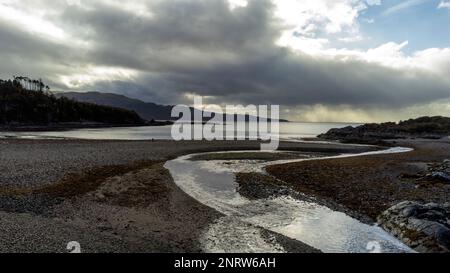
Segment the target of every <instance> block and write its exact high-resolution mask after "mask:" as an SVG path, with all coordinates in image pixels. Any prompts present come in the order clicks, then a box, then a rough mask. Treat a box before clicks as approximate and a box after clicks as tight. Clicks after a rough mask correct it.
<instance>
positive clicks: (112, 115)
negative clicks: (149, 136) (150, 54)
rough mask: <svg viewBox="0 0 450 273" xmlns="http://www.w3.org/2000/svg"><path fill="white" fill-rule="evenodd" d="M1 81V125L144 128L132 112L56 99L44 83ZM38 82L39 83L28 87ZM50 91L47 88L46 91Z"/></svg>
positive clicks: (4, 126)
mask: <svg viewBox="0 0 450 273" xmlns="http://www.w3.org/2000/svg"><path fill="white" fill-rule="evenodd" d="M23 79H28V78H24V77H20V78H19V77H17V78H15V79H14V80H7V81H4V80H0V126H1V127H2V128H14V127H21V126H58V125H62V124H65V123H72V125H73V126H74V125H75V124H76V123H78V124H80V125H81V124H90V126H93V125H94V124H98V125H114V126H115V125H141V124H144V120H143V119H142V118H141V117H139V115H138V114H137V113H135V112H133V111H130V110H126V109H121V108H116V107H110V106H101V105H96V104H92V103H82V102H77V101H74V100H71V99H68V98H57V97H55V96H54V95H52V94H50V93H49V92H44V91H43V89H44V88H43V86H44V85H43V83H42V82H41V81H31V80H25V81H24V80H23ZM28 82H30V83H33V82H38V84H27V83H28ZM48 89H49V88H48V87H47V90H48Z"/></svg>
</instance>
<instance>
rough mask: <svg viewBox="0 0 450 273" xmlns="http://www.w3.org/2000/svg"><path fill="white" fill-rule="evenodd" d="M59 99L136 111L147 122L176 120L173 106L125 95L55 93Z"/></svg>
mask: <svg viewBox="0 0 450 273" xmlns="http://www.w3.org/2000/svg"><path fill="white" fill-rule="evenodd" d="M55 96H57V97H66V98H70V99H74V100H76V101H80V102H88V103H95V104H99V105H106V106H113V107H119V108H124V109H128V110H132V111H135V112H136V113H138V115H139V116H141V117H142V118H144V119H146V120H176V119H174V118H172V117H171V112H172V108H173V106H167V105H158V104H155V103H150V102H143V101H141V100H138V99H132V98H129V97H126V96H123V95H117V94H112V93H100V92H87V93H77V92H68V93H55Z"/></svg>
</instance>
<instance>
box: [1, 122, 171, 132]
mask: <svg viewBox="0 0 450 273" xmlns="http://www.w3.org/2000/svg"><path fill="white" fill-rule="evenodd" d="M172 124H173V123H172V122H165V121H154V122H147V123H142V124H106V123H58V124H50V125H10V126H8V125H0V132H62V131H70V130H78V129H107V128H127V127H159V126H167V125H172Z"/></svg>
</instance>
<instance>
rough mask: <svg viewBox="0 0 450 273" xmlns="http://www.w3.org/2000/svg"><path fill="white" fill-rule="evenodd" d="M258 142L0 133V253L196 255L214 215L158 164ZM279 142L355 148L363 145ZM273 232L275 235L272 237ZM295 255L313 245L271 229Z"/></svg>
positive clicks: (312, 148)
mask: <svg viewBox="0 0 450 273" xmlns="http://www.w3.org/2000/svg"><path fill="white" fill-rule="evenodd" d="M252 149H259V143H256V142H172V141H83V140H15V139H9V140H0V241H1V242H2V244H0V252H33V253H34V252H66V251H67V250H66V245H67V243H68V242H70V241H78V242H80V244H81V248H82V251H84V252H121V253H122V252H146V253H152V252H202V248H201V246H200V244H199V238H200V237H201V235H202V233H203V231H204V229H206V228H208V227H209V225H210V224H211V223H213V222H214V221H216V220H217V219H218V218H219V217H221V215H220V214H219V213H218V212H216V211H215V210H213V209H211V208H208V207H206V206H203V205H201V204H200V203H198V202H197V201H196V200H194V199H192V198H191V197H189V196H187V195H186V194H185V193H184V192H182V191H181V190H180V189H179V188H178V187H177V186H176V185H175V184H174V182H173V180H172V177H171V176H170V174H169V173H168V171H167V170H166V169H165V168H163V165H164V162H166V161H167V160H169V159H172V158H175V157H178V156H180V155H184V154H190V153H197V152H210V151H228V150H252ZM281 149H285V150H294V151H305V152H322V153H327V152H329V153H358V152H363V151H366V150H367V148H364V147H360V146H355V147H353V146H348V145H335V144H311V143H283V144H282V146H281ZM274 236H275V237H274ZM267 237H268V239H270V240H273V238H276V240H277V241H278V242H280V243H281V242H282V243H283V244H284V245H285V249H289V251H292V252H316V251H317V250H315V249H313V248H311V247H308V246H306V245H304V244H302V243H301V242H296V241H295V242H293V241H292V240H289V239H287V238H285V237H283V236H279V235H277V234H270V236H267Z"/></svg>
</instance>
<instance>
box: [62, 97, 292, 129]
mask: <svg viewBox="0 0 450 273" xmlns="http://www.w3.org/2000/svg"><path fill="white" fill-rule="evenodd" d="M55 95H56V96H58V97H67V98H70V99H74V100H77V101H80V102H88V103H95V104H99V105H106V106H113V107H120V108H124V109H128V110H132V111H135V112H136V113H138V114H139V116H141V117H142V118H144V119H146V120H149V121H151V120H168V121H176V120H178V118H173V117H172V116H171V115H172V108H173V107H174V106H173V105H159V104H155V103H151V102H143V101H141V100H138V99H132V98H129V97H126V96H123V95H118V94H111V93H100V92H87V93H77V92H68V93H55ZM191 111H192V113H194V112H193V111H194V109H193V108H191ZM195 111H199V110H195ZM207 120H208V119H204V121H207ZM247 120H248V117H247ZM280 122H288V121H287V120H280Z"/></svg>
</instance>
